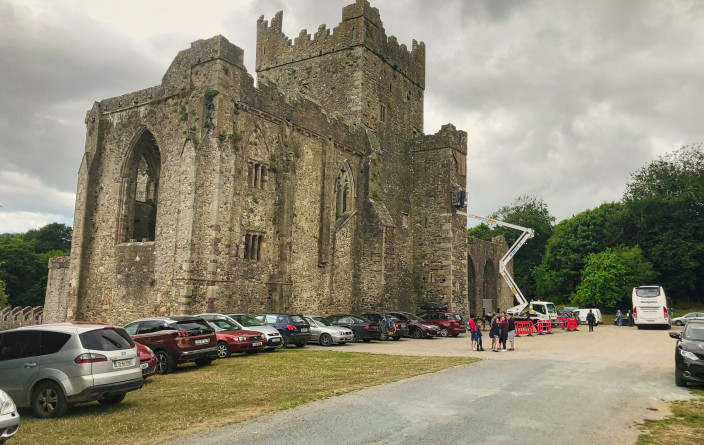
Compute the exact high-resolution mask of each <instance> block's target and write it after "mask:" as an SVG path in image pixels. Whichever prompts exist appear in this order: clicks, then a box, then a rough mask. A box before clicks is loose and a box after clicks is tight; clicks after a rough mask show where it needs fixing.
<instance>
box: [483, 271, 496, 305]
mask: <svg viewBox="0 0 704 445" xmlns="http://www.w3.org/2000/svg"><path fill="white" fill-rule="evenodd" d="M482 294H483V295H484V298H485V299H487V300H491V308H492V310H494V311H496V309H497V305H498V304H499V298H498V297H499V295H498V286H497V277H496V267H494V263H493V262H492V261H491V260H487V262H486V264H484V282H483V292H482Z"/></svg>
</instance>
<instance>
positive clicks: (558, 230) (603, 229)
mask: <svg viewBox="0 0 704 445" xmlns="http://www.w3.org/2000/svg"><path fill="white" fill-rule="evenodd" d="M622 212H623V206H622V205H621V204H619V203H606V204H602V205H601V206H599V207H597V208H596V209H593V210H587V211H584V212H582V213H579V214H577V215H575V216H573V217H572V218H570V219H566V220H564V221H561V222H560V223H559V224H557V225H556V226H555V228H554V230H553V232H552V235H551V236H550V238H549V239H548V241H547V243H546V245H545V254H544V256H543V258H542V262H541V264H540V265H539V266H538V267H535V268H534V269H533V271H532V272H533V277H534V278H535V283H536V290H537V295H539V296H540V298H542V299H543V300H550V301H553V302H555V303H567V302H569V299H570V296H571V295H572V293H574V292H575V290H576V289H577V286H578V285H579V283H580V281H581V279H582V269H583V268H584V264H585V262H586V259H587V256H589V254H592V253H599V252H602V251H604V250H605V249H606V248H607V247H611V246H613V245H614V243H615V240H616V239H618V234H619V233H620V232H622V229H621V228H620V226H619V224H620V222H621V221H622V216H621V215H622Z"/></svg>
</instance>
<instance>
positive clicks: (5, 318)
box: [0, 306, 44, 331]
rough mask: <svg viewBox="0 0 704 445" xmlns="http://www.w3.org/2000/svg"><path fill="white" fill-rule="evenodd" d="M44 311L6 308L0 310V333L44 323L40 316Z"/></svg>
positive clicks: (33, 308)
mask: <svg viewBox="0 0 704 445" xmlns="http://www.w3.org/2000/svg"><path fill="white" fill-rule="evenodd" d="M43 312H44V309H43V308H42V307H41V306H37V307H29V306H25V307H6V308H2V309H0V331H4V330H7V329H14V328H19V327H22V326H32V325H35V324H42V323H43V322H44V320H43V317H42V314H43Z"/></svg>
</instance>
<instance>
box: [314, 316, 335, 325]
mask: <svg viewBox="0 0 704 445" xmlns="http://www.w3.org/2000/svg"><path fill="white" fill-rule="evenodd" d="M313 320H315V322H316V323H317V324H318V325H323V326H332V323H330V322H329V321H327V320H326V319H324V318H323V317H313Z"/></svg>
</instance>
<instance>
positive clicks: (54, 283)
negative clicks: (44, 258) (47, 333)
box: [44, 256, 71, 323]
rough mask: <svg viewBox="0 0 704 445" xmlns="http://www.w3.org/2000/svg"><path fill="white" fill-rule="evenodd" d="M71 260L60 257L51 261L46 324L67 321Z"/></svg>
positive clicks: (46, 300)
mask: <svg viewBox="0 0 704 445" xmlns="http://www.w3.org/2000/svg"><path fill="white" fill-rule="evenodd" d="M70 259H71V258H70V257H69V256H58V257H53V258H51V259H50V260H49V276H48V278H47V285H46V297H45V299H44V322H46V323H56V322H61V321H64V320H65V319H66V309H67V304H68V301H67V299H68V282H69V280H68V276H69V275H68V273H69V266H70Z"/></svg>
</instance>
